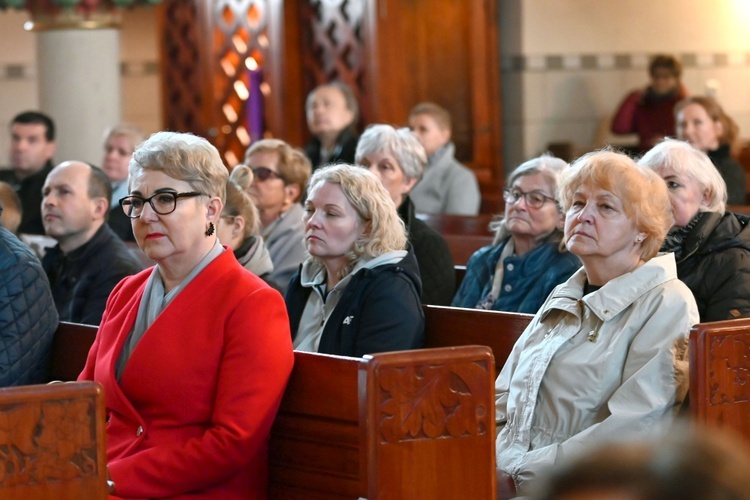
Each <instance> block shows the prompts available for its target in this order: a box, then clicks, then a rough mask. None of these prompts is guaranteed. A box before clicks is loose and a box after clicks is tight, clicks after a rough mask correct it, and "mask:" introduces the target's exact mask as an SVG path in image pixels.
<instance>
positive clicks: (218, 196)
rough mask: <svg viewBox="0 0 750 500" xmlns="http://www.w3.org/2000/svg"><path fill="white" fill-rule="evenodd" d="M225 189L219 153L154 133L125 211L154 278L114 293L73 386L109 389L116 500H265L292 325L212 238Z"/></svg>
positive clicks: (138, 279)
mask: <svg viewBox="0 0 750 500" xmlns="http://www.w3.org/2000/svg"><path fill="white" fill-rule="evenodd" d="M226 182H227V169H226V168H225V167H224V165H223V164H222V161H221V158H220V156H219V153H218V151H217V150H216V148H214V147H213V146H211V145H210V144H209V143H208V141H206V140H205V139H202V138H199V137H196V136H193V135H190V134H178V133H173V132H159V133H156V134H154V135H152V136H151V137H150V138H148V139H147V140H146V141H145V142H144V143H142V144H141V145H140V146H139V147H138V148H137V149H136V150H135V152H134V153H133V158H132V159H131V161H130V167H129V178H128V186H129V192H130V194H129V195H128V196H126V197H124V198H122V199H121V200H120V205H121V206H122V208H123V210H124V211H125V214H126V215H128V217H130V218H131V219H132V226H133V234H134V235H135V238H136V240H137V242H138V245H139V246H140V248H141V249H142V250H143V251H144V252H145V253H146V255H147V256H148V257H150V258H151V259H153V260H154V261H155V262H156V265H155V266H154V267H152V268H150V269H147V270H145V271H143V272H141V273H139V274H137V275H135V276H131V277H128V278H126V279H124V280H123V281H121V282H120V283H119V284H118V285H117V286H116V287H115V289H114V290H113V291H112V294H111V295H110V297H109V300H108V302H107V308H106V310H105V312H104V316H103V318H102V322H101V326H100V327H99V331H98V333H97V336H96V340H95V342H94V344H93V346H92V347H91V351H90V352H89V355H88V359H87V361H86V366H85V368H84V369H83V372H82V373H81V375H80V376H79V380H95V381H97V382H99V383H100V384H102V386H103V387H104V394H105V396H106V399H105V405H106V414H107V429H106V431H107V463H108V465H107V467H108V472H109V475H110V477H111V480H112V483H111V485H110V492H111V493H113V494H114V495H116V496H118V497H126V498H131V497H135V498H165V497H181V498H184V497H191V498H257V499H261V498H266V495H267V482H268V478H267V473H268V464H267V448H268V439H269V433H270V430H271V424H272V423H273V420H274V418H275V415H276V411H277V409H278V407H279V404H280V403H281V397H282V395H283V392H284V388H285V386H286V382H287V379H288V378H289V375H290V373H291V369H292V364H293V352H292V345H291V341H290V334H289V323H288V321H289V320H288V317H287V314H286V309H285V307H284V302H283V299H282V298H281V295H280V294H279V293H278V292H277V291H276V290H273V289H272V288H270V287H269V286H268V285H267V284H266V283H264V282H263V281H262V280H261V279H259V278H258V277H257V276H254V275H253V274H252V273H250V272H249V271H247V270H246V269H244V268H243V267H242V266H241V265H240V264H239V263H238V262H237V259H236V258H235V257H234V255H233V254H232V251H231V250H229V249H227V248H225V247H222V245H221V244H220V243H219V241H218V239H217V236H216V224H217V223H218V221H219V217H220V216H221V213H222V207H223V200H224V195H225V189H226Z"/></svg>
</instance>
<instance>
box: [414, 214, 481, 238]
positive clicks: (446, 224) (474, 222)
mask: <svg viewBox="0 0 750 500" xmlns="http://www.w3.org/2000/svg"><path fill="white" fill-rule="evenodd" d="M417 218H419V219H420V220H422V221H423V222H424V223H425V224H427V225H428V226H429V227H431V228H432V229H434V230H435V231H437V232H438V233H440V234H442V235H443V236H445V235H446V234H462V235H466V236H493V235H494V233H493V232H492V231H490V222H492V220H493V218H494V216H493V215H492V214H479V215H453V214H417Z"/></svg>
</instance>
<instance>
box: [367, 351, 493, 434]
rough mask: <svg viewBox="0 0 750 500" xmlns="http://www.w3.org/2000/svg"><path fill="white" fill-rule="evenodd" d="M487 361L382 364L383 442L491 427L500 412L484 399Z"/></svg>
mask: <svg viewBox="0 0 750 500" xmlns="http://www.w3.org/2000/svg"><path fill="white" fill-rule="evenodd" d="M487 365H488V363H487V360H482V361H478V362H474V363H471V364H455V363H448V364H442V365H422V366H413V365H412V366H389V367H382V368H381V369H380V370H379V371H378V373H377V376H378V378H379V379H380V391H378V394H379V395H380V397H379V404H380V415H379V420H380V430H381V433H380V439H381V440H382V442H383V443H393V442H398V441H405V440H411V439H434V438H439V437H461V436H479V435H483V434H485V433H486V432H488V431H489V428H490V426H491V425H494V424H493V422H494V415H490V409H489V408H488V407H487V406H486V405H485V404H484V403H483V402H484V401H485V400H486V399H487V389H488V388H487V387H486V385H485V384H484V382H485V381H486V379H487V370H488V366H487ZM490 419H491V420H490Z"/></svg>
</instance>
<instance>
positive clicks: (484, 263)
mask: <svg viewBox="0 0 750 500" xmlns="http://www.w3.org/2000/svg"><path fill="white" fill-rule="evenodd" d="M565 166H566V163H565V162H564V161H562V160H560V159H558V158H554V157H552V156H549V155H542V156H540V157H538V158H534V159H532V160H529V161H527V162H525V163H523V164H521V165H520V166H519V167H518V168H516V169H515V170H514V171H513V173H512V174H511V175H510V178H509V179H508V187H507V188H505V190H504V191H503V196H504V198H505V217H504V218H503V219H502V220H500V221H497V222H494V223H493V225H492V228H493V229H494V230H495V241H494V242H493V244H492V245H490V246H487V247H484V248H480V249H479V250H477V251H476V252H475V253H474V255H472V256H471V258H470V259H469V262H468V263H467V265H466V276H465V277H464V279H463V281H462V282H461V287H460V288H459V289H458V292H457V293H456V296H455V297H454V298H453V304H452V305H454V306H456V307H467V308H476V309H494V310H496V311H509V312H523V313H531V314H533V313H536V312H537V310H538V309H539V307H540V306H541V305H542V303H543V302H544V299H546V298H547V295H549V293H550V292H551V291H552V289H553V288H554V287H555V286H557V285H559V284H560V283H562V282H564V281H565V280H566V279H568V278H569V277H570V276H571V275H572V274H573V273H574V272H575V271H576V269H578V268H579V267H580V265H581V262H580V261H579V260H578V257H576V256H575V255H572V254H570V253H568V252H567V251H565V247H564V246H562V245H561V243H560V242H561V240H562V226H563V220H564V219H563V215H562V214H561V213H560V209H559V207H558V204H557V201H556V199H555V195H556V192H557V184H558V182H559V179H560V174H561V172H562V171H563V169H564V168H565Z"/></svg>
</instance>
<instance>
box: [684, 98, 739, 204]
mask: <svg viewBox="0 0 750 500" xmlns="http://www.w3.org/2000/svg"><path fill="white" fill-rule="evenodd" d="M674 114H675V117H676V119H677V137H678V138H680V139H682V140H684V141H688V142H689V143H690V144H692V145H693V146H695V147H696V148H698V149H699V150H701V151H703V152H704V153H706V154H707V155H708V157H709V159H710V160H711V163H713V164H714V166H715V167H716V169H717V170H718V171H719V174H721V177H722V178H723V179H724V182H726V185H727V203H729V204H730V205H744V204H745V203H747V199H746V193H745V171H744V170H743V169H742V166H741V165H740V164H739V163H737V162H736V161H735V160H734V159H733V158H732V154H731V153H732V146H734V143H735V141H736V140H737V136H738V135H739V127H738V126H737V123H735V121H734V120H732V119H731V118H730V117H729V115H727V114H726V113H725V112H724V110H723V109H722V107H721V106H720V105H719V103H718V102H717V101H716V99H714V98H712V97H706V96H693V97H688V98H687V99H684V100H682V101H680V102H679V103H677V106H675V108H674Z"/></svg>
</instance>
